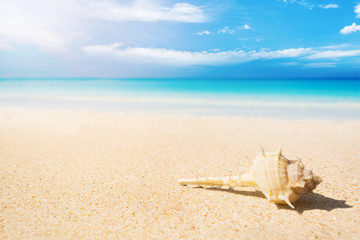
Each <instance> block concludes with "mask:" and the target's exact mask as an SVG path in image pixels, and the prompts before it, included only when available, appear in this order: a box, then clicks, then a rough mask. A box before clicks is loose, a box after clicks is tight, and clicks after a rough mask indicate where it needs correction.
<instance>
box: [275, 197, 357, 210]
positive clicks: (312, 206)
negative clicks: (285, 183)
mask: <svg viewBox="0 0 360 240" xmlns="http://www.w3.org/2000/svg"><path fill="white" fill-rule="evenodd" d="M277 206H278V208H279V209H286V210H293V211H297V212H298V213H299V214H302V213H303V212H305V211H310V210H325V211H328V212H330V211H331V210H334V209H339V208H352V207H353V206H351V205H348V204H346V200H338V199H334V198H330V197H325V196H324V195H322V194H319V193H308V194H305V195H303V196H301V198H300V199H299V200H298V201H297V202H296V204H295V209H291V208H290V207H287V206H281V205H277Z"/></svg>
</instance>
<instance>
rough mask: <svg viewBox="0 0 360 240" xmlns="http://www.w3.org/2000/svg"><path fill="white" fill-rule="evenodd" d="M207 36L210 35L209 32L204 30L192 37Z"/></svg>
mask: <svg viewBox="0 0 360 240" xmlns="http://www.w3.org/2000/svg"><path fill="white" fill-rule="evenodd" d="M209 34H211V32H210V31H208V30H204V31H201V32H196V33H194V34H193V35H199V36H201V35H209Z"/></svg>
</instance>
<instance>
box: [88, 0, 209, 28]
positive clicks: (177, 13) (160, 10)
mask: <svg viewBox="0 0 360 240" xmlns="http://www.w3.org/2000/svg"><path fill="white" fill-rule="evenodd" d="M89 7H90V8H91V9H92V13H91V14H92V16H94V17H96V18H101V19H105V20H111V21H145V22H155V21H176V22H193V23H198V22H205V21H207V19H208V18H207V16H206V15H205V14H204V11H203V9H202V8H201V7H199V6H195V5H192V4H190V3H175V4H174V5H173V6H170V7H167V6H161V5H158V4H155V3H153V2H149V1H140V0H137V1H135V3H134V4H132V5H123V4H119V3H118V2H116V1H91V3H90V4H89Z"/></svg>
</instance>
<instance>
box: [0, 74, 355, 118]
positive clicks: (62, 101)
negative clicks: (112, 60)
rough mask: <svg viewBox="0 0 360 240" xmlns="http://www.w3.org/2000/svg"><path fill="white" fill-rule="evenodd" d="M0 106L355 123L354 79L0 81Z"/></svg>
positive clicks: (55, 79) (68, 79) (81, 79)
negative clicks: (347, 121)
mask: <svg viewBox="0 0 360 240" xmlns="http://www.w3.org/2000/svg"><path fill="white" fill-rule="evenodd" d="M0 107H21V108H45V109H70V110H76V111H99V110H101V111H119V112H124V113H149V114H159V113H160V114H185V115H201V116H213V115H226V116H244V117H249V116H250V117H280V118H287V119H299V118H300V119H302V118H311V119H339V120H341V119H360V80H358V79H357V80H356V79H354V80H353V79H191V78H168V79H165V78H159V79H156V78H148V79H101V78H93V79H90V78H86V79H84V78H62V79H57V78H51V79H50V78H48V79H44V78H42V79H34V78H32V79H0Z"/></svg>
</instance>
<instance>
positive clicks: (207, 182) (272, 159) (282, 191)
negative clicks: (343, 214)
mask: <svg viewBox="0 0 360 240" xmlns="http://www.w3.org/2000/svg"><path fill="white" fill-rule="evenodd" d="M281 150H282V146H281V145H280V147H279V148H278V150H277V151H276V152H274V153H271V152H265V151H264V149H263V148H261V154H259V155H258V156H257V158H256V159H255V160H253V165H252V166H251V168H250V170H249V172H248V173H246V174H243V175H241V176H231V177H209V178H197V179H181V180H179V184H181V185H184V186H186V185H190V186H195V187H204V188H208V187H218V188H220V187H223V186H229V187H230V188H232V187H237V186H241V187H254V188H256V189H259V190H261V191H262V192H263V194H264V195H265V196H266V198H267V199H268V200H269V201H270V202H273V203H281V204H287V205H289V206H290V207H292V208H294V206H293V205H292V203H294V202H295V201H297V200H298V199H299V198H300V196H301V195H303V194H305V193H307V192H312V190H314V189H315V188H316V186H317V185H318V184H320V183H321V182H322V178H321V177H319V176H317V175H315V174H313V172H312V171H311V170H307V169H305V166H304V164H303V163H302V162H301V159H298V160H289V159H287V158H286V157H284V156H283V155H282V154H281Z"/></svg>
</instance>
